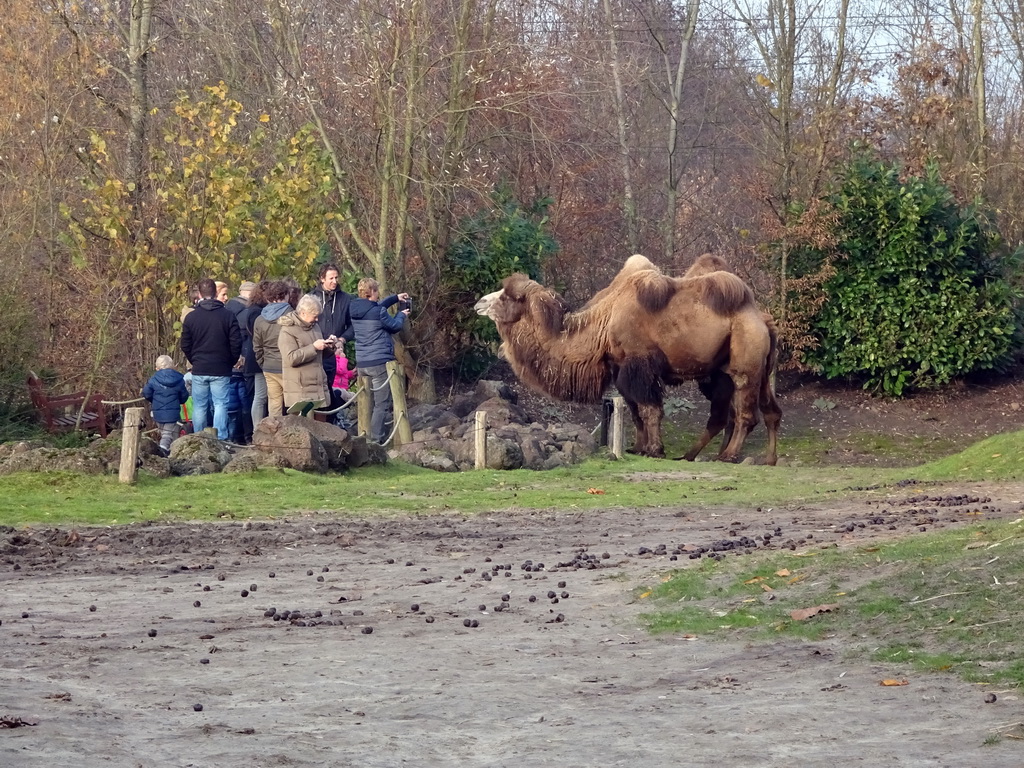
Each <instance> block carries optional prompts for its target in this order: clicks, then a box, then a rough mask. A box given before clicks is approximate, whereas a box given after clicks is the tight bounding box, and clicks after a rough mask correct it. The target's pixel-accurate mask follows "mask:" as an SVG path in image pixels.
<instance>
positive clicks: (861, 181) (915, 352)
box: [796, 153, 1019, 397]
mask: <svg viewBox="0 0 1024 768" xmlns="http://www.w3.org/2000/svg"><path fill="white" fill-rule="evenodd" d="M830 203H831V205H832V206H833V208H834V210H835V212H836V214H837V223H836V229H837V237H836V250H837V254H836V255H835V256H834V258H829V259H828V261H831V264H832V267H833V268H834V273H833V274H832V275H831V277H829V278H828V279H827V280H826V281H825V282H824V283H823V285H822V287H823V290H824V292H825V295H826V301H825V302H824V304H822V306H821V307H820V308H819V309H818V310H817V312H816V313H815V314H814V316H813V317H812V319H811V332H812V334H813V335H814V336H815V337H816V339H817V341H818V344H817V346H816V348H814V349H811V350H807V351H805V353H804V355H805V357H804V359H805V361H806V362H807V363H809V364H810V365H811V366H812V367H814V368H815V369H816V370H818V371H820V372H821V373H823V374H824V375H825V376H826V377H828V378H842V377H855V378H862V379H863V380H864V387H865V388H870V389H875V390H880V391H883V392H885V393H887V394H889V395H893V396H897V397H898V396H901V395H902V394H904V393H905V392H906V391H909V390H911V389H926V388H935V387H939V386H941V385H943V384H946V383H948V382H949V381H950V380H952V379H953V378H955V377H957V376H961V375H964V374H967V373H970V372H972V371H978V370H985V369H991V368H994V367H997V366H998V365H1000V364H1001V363H1003V362H1005V361H1006V360H1007V358H1008V355H1009V353H1010V351H1011V347H1012V345H1013V342H1014V336H1015V330H1016V322H1015V315H1014V304H1015V301H1016V299H1017V296H1016V293H1015V291H1014V289H1013V287H1012V285H1011V283H1010V282H1009V280H1008V279H1007V277H1006V275H1007V273H1008V271H1009V270H1010V268H1012V267H1013V266H1014V265H1016V264H1017V263H1018V262H1019V255H1018V254H1013V255H1009V256H1007V255H1004V256H1003V258H1002V259H1000V258H998V256H999V253H1000V250H1001V249H1000V242H999V238H998V236H997V235H996V234H995V233H993V232H992V231H991V230H989V229H988V228H987V227H986V225H985V223H984V221H983V220H982V216H981V213H980V209H979V206H978V204H977V203H975V204H972V205H969V206H967V207H963V208H961V207H960V206H958V205H957V203H956V201H955V199H954V196H953V193H952V192H951V191H950V190H949V188H948V187H947V186H946V185H945V184H943V182H942V181H941V179H940V177H939V171H938V168H937V166H936V165H935V164H930V165H928V166H927V168H926V170H925V173H924V175H923V176H920V177H917V176H911V177H907V178H902V177H901V175H900V171H899V168H898V167H897V166H896V165H894V164H889V163H885V162H882V161H880V160H878V159H876V158H875V157H874V156H873V155H870V154H868V153H861V154H859V155H857V156H856V157H855V158H854V160H853V162H852V163H851V165H850V166H849V168H848V169H847V172H846V174H845V178H843V179H841V182H840V184H839V186H838V189H837V191H836V192H835V193H834V194H833V195H832V198H831V200H830ZM825 260H826V258H825V256H824V255H821V254H819V256H818V263H819V264H820V263H821V262H823V261H825ZM813 262H814V259H807V258H806V254H804V260H803V261H802V262H798V264H801V267H802V269H804V270H808V269H811V268H814V267H815V264H814V263H813ZM796 276H797V277H799V276H800V275H799V274H798V275H796Z"/></svg>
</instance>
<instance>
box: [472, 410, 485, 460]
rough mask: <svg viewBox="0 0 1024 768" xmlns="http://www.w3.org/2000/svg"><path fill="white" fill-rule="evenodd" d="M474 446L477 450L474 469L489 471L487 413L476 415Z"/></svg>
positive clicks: (480, 412) (478, 412)
mask: <svg viewBox="0 0 1024 768" xmlns="http://www.w3.org/2000/svg"><path fill="white" fill-rule="evenodd" d="M473 445H474V447H475V449H476V463H475V464H474V465H473V466H474V469H487V411H477V412H476V414H474V425H473Z"/></svg>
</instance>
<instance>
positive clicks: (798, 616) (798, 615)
mask: <svg viewBox="0 0 1024 768" xmlns="http://www.w3.org/2000/svg"><path fill="white" fill-rule="evenodd" d="M838 608H839V603H828V604H826V605H816V606H814V607H813V608H800V609H799V610H796V611H790V612H789V616H790V618H792V619H793V621H804V620H805V619H809V618H811V617H812V616H817V615H818V614H819V613H831V612H832V611H834V610H837V609H838Z"/></svg>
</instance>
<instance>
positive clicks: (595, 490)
mask: <svg viewBox="0 0 1024 768" xmlns="http://www.w3.org/2000/svg"><path fill="white" fill-rule="evenodd" d="M587 493H596V494H598V495H600V494H602V493H604V491H602V490H601V489H600V488H587Z"/></svg>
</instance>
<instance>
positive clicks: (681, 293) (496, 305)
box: [476, 255, 771, 461]
mask: <svg viewBox="0 0 1024 768" xmlns="http://www.w3.org/2000/svg"><path fill="white" fill-rule="evenodd" d="M476 311H477V312H478V313H479V314H481V315H486V316H488V317H490V318H491V319H492V320H494V322H495V324H496V325H497V327H498V333H499V335H500V336H501V339H502V342H503V343H502V351H503V353H504V356H505V357H506V358H507V359H508V360H509V362H510V363H511V365H512V368H513V370H514V371H515V372H516V375H517V376H518V377H519V378H520V379H521V380H522V381H523V382H525V383H526V384H527V385H528V386H530V387H533V388H534V389H537V390H539V391H541V392H545V393H547V394H548V395H550V396H552V397H555V398H558V399H561V400H570V401H574V402H582V403H594V402H599V401H600V399H601V397H602V395H603V394H604V392H605V390H606V389H607V388H608V387H609V385H611V384H612V383H614V384H615V386H616V387H617V388H618V390H619V392H620V394H621V395H622V397H623V399H624V400H625V401H626V404H627V406H628V407H629V410H630V414H631V415H632V417H633V423H634V424H635V425H636V442H635V445H634V450H635V452H636V453H639V454H643V455H646V456H658V457H660V456H664V454H665V451H664V445H663V443H662V438H661V421H662V418H663V417H664V410H663V407H662V405H663V400H664V388H665V386H666V385H675V384H681V383H683V382H684V381H689V380H691V379H700V378H703V377H706V376H709V375H711V374H712V373H713V372H715V371H718V370H721V371H722V372H723V373H725V374H726V375H728V376H729V378H730V379H731V380H732V382H733V387H734V390H733V393H732V410H733V412H734V414H735V428H734V429H733V433H732V435H731V439H730V440H729V443H728V445H727V446H726V447H725V448H724V449H723V450H722V452H721V453H720V454H719V458H720V459H722V460H724V461H735V460H736V457H737V456H738V454H739V451H740V449H741V448H742V446H743V442H744V440H745V439H746V436H747V433H748V432H749V431H750V429H752V428H753V426H754V425H755V424H756V423H757V418H758V417H757V405H758V393H759V391H760V387H761V379H762V377H763V376H764V373H765V360H767V359H768V356H769V354H770V351H771V335H770V332H769V329H768V326H767V324H766V323H765V321H764V318H763V316H762V314H761V311H760V310H759V309H758V308H757V306H756V305H755V303H754V297H753V294H752V293H751V292H750V289H749V288H748V287H747V285H746V284H745V283H744V282H743V281H742V280H740V279H739V278H738V277H736V276H735V275H733V274H731V273H729V272H713V273H710V274H707V275H701V276H697V277H693V278H685V279H684V278H672V277H669V276H667V275H664V274H662V273H661V272H660V271H658V270H657V269H656V268H655V267H654V265H653V264H652V263H651V262H650V261H649V260H648V259H646V258H645V257H643V256H639V255H637V256H631V257H630V258H629V259H628V260H627V262H626V264H625V266H624V267H623V269H622V271H621V272H620V273H619V274H618V275H617V276H616V277H615V279H614V280H612V282H611V284H610V285H609V286H608V287H607V288H605V289H604V290H602V291H600V292H599V293H598V294H597V295H595V296H594V298H593V299H591V301H590V302H588V304H587V305H586V306H585V307H584V308H583V309H581V310H580V311H578V312H570V311H569V307H568V305H567V304H566V303H565V301H564V300H563V299H562V298H561V297H560V296H559V295H558V294H556V293H555V292H554V291H551V290H549V289H547V288H544V287H543V286H541V285H539V284H538V283H536V282H534V281H533V280H530V279H529V278H528V277H527V276H526V275H523V274H518V273H517V274H514V275H510V276H509V277H507V278H505V281H504V283H503V285H502V289H501V290H499V291H496V292H494V293H492V294H489V295H487V296H484V297H483V298H482V299H480V301H478V302H477V304H476Z"/></svg>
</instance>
